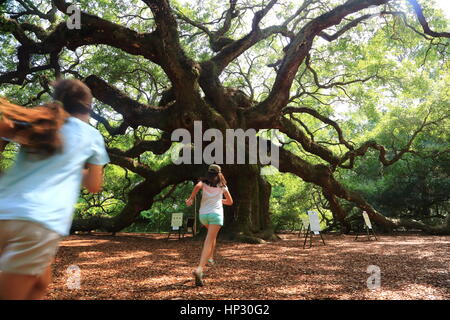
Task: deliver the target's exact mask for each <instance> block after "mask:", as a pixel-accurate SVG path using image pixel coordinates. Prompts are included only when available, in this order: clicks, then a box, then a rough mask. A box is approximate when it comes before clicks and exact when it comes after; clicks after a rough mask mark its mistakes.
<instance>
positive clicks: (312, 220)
mask: <svg viewBox="0 0 450 320" xmlns="http://www.w3.org/2000/svg"><path fill="white" fill-rule="evenodd" d="M308 217H309V224H310V226H311V231H312V232H314V234H319V232H320V222H319V215H318V214H317V212H315V211H308Z"/></svg>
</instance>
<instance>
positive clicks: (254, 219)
mask: <svg viewBox="0 0 450 320" xmlns="http://www.w3.org/2000/svg"><path fill="white" fill-rule="evenodd" d="M3 2H5V1H3ZM281 2H282V1H276V0H271V1H262V0H261V1H246V2H245V4H240V1H238V0H230V1H229V2H227V3H225V4H226V7H225V9H224V11H223V14H222V15H221V17H220V19H217V20H215V21H214V23H212V22H208V21H197V20H194V19H192V18H190V17H188V16H187V15H185V14H184V13H183V12H182V11H180V10H175V9H174V7H173V6H172V5H171V3H170V1H168V0H144V1H143V3H144V4H145V5H146V6H147V9H148V8H149V9H150V10H151V13H152V15H151V17H150V18H148V20H149V21H151V26H152V27H151V28H149V30H146V31H144V32H138V31H135V30H133V29H132V28H129V27H127V26H126V25H124V24H117V23H115V22H112V21H109V20H106V19H105V18H100V17H99V16H96V15H93V14H90V13H87V12H83V11H82V12H81V20H80V23H81V28H80V29H71V28H69V27H68V25H67V23H66V21H62V22H61V21H60V20H58V19H57V17H58V15H61V14H66V16H67V18H69V15H70V14H68V13H67V12H68V7H69V5H70V4H69V3H66V2H65V1H64V0H54V1H52V2H51V3H50V2H49V6H50V8H51V9H50V10H49V11H48V12H42V11H40V10H39V8H38V7H37V6H35V5H33V3H32V2H31V1H26V0H23V1H17V3H18V4H20V6H21V7H22V8H24V10H25V11H21V12H14V13H11V12H10V13H8V16H7V15H6V14H2V15H0V33H3V34H9V35H12V36H13V37H14V38H15V40H16V41H17V42H18V43H19V45H18V47H17V57H16V58H15V59H17V60H16V61H17V63H16V70H13V71H8V72H5V73H3V74H0V84H2V85H8V84H9V85H21V84H24V83H26V82H27V81H29V76H30V75H33V74H36V73H39V72H42V71H45V70H53V71H54V76H55V78H58V77H60V76H61V75H62V74H66V73H71V72H70V70H69V71H68V70H65V71H64V72H62V70H61V65H60V60H59V57H60V54H61V53H62V52H63V51H64V50H67V49H68V50H73V51H75V50H77V49H78V48H81V47H85V46H96V45H106V46H110V47H113V48H116V49H119V50H122V51H123V52H126V53H127V54H129V55H130V56H139V57H143V58H144V59H146V60H147V61H150V62H151V63H152V64H154V65H157V66H158V67H159V68H161V69H162V70H163V72H164V74H165V76H166V77H167V79H168V83H170V86H168V87H167V88H166V90H164V91H163V92H161V94H160V96H159V97H158V99H157V100H158V102H156V103H154V104H147V103H143V102H141V101H138V99H133V98H132V97H130V95H128V94H127V93H126V92H125V91H124V90H123V88H117V87H115V86H113V85H111V84H109V83H108V82H107V81H106V80H104V79H103V78H102V74H95V73H93V74H83V75H81V74H79V73H76V72H72V74H74V75H75V76H78V77H80V78H82V79H83V81H84V82H85V83H86V84H87V85H88V86H89V87H90V88H91V90H92V92H93V94H94V97H95V98H96V99H97V100H98V101H100V102H101V103H103V104H105V105H108V106H110V107H111V108H112V110H113V111H114V112H115V113H119V114H120V115H122V119H121V123H120V124H118V125H115V124H112V122H111V121H110V119H108V116H104V115H103V116H102V115H100V114H98V113H95V112H94V113H93V117H94V118H95V119H96V120H98V121H99V122H100V123H102V124H103V125H104V128H105V129H106V130H107V131H108V134H109V135H110V136H120V135H124V134H126V132H127V129H129V128H133V129H136V128H138V127H148V128H154V129H158V130H160V132H161V133H162V134H161V136H160V139H159V140H156V141H155V140H151V141H150V140H141V141H136V143H135V144H134V146H133V147H131V148H130V149H128V150H121V149H119V148H110V149H109V150H108V151H109V154H110V157H111V161H112V163H113V164H115V165H118V166H121V167H122V168H125V169H127V170H130V171H131V172H134V173H136V174H137V175H139V176H140V177H142V178H143V180H142V181H141V182H140V183H139V184H137V185H135V186H133V188H132V189H131V191H130V192H129V194H128V199H127V204H126V206H125V207H124V208H123V210H122V212H121V213H120V214H118V215H117V216H114V217H91V218H87V219H78V220H75V221H74V225H73V229H74V230H94V229H103V230H107V231H111V232H115V231H119V230H121V229H123V228H124V227H127V226H129V225H130V224H131V223H133V221H135V219H136V218H137V217H138V216H139V214H140V212H141V211H143V210H148V209H150V208H151V207H152V204H153V201H154V199H155V197H156V196H157V195H158V194H160V193H161V191H162V190H163V189H165V188H167V187H168V186H171V185H176V184H179V183H181V182H183V181H189V180H195V179H196V178H197V177H199V176H201V175H202V174H204V170H205V166H204V165H188V164H183V165H175V164H169V165H166V166H164V167H162V168H160V169H158V170H154V169H152V168H151V167H150V166H148V165H146V164H145V163H142V162H140V161H136V159H137V158H139V156H140V155H142V154H144V153H145V152H152V153H154V154H155V155H162V154H164V153H165V152H167V151H168V150H169V149H170V148H171V146H172V141H171V139H170V134H171V132H173V131H174V130H175V129H178V128H185V129H187V130H189V131H190V132H191V133H193V132H194V129H193V128H194V121H202V124H203V130H207V129H209V128H218V129H220V130H221V131H222V132H225V130H226V129H237V128H241V129H243V130H247V129H256V130H273V129H277V130H279V132H281V133H282V134H284V135H285V136H286V137H288V139H289V141H291V142H292V141H293V142H294V143H296V144H298V145H299V146H301V148H302V150H303V151H304V152H306V153H309V154H311V155H314V156H316V157H318V158H320V160H321V163H313V162H310V161H308V159H307V158H306V157H302V156H301V155H300V154H298V153H296V152H293V151H292V150H289V148H288V147H287V144H283V145H282V148H280V162H279V170H280V171H281V172H288V173H292V174H295V175H297V176H298V177H300V178H302V179H303V180H304V181H306V182H309V183H313V184H315V185H317V186H319V187H320V188H321V190H322V193H323V195H324V197H325V198H326V199H327V200H328V202H329V208H330V210H331V211H332V213H333V218H334V219H335V220H336V221H338V222H339V224H340V226H341V227H342V230H343V231H344V232H347V231H349V228H350V226H349V224H348V222H347V221H346V220H345V217H346V213H345V211H344V210H343V209H342V206H341V204H340V201H341V200H340V199H344V200H346V201H350V202H353V203H355V204H356V205H357V206H358V207H359V208H360V209H362V210H365V211H367V212H368V214H369V216H370V217H371V219H372V220H373V222H374V223H375V224H376V225H378V226H379V227H381V228H383V229H385V230H392V229H393V228H396V227H399V226H403V227H407V228H419V229H422V230H424V231H427V232H430V233H448V232H449V231H450V220H449V219H447V221H446V222H445V223H444V224H443V225H441V226H434V227H432V226H428V225H426V224H424V223H422V222H418V221H412V220H394V219H388V218H386V217H384V216H383V215H382V214H381V213H379V212H377V211H376V210H375V209H374V208H373V207H372V206H371V205H370V204H369V203H367V201H366V200H365V199H364V198H363V197H361V196H360V195H359V194H358V193H357V192H354V191H350V190H347V189H346V188H345V187H344V186H343V185H342V184H341V183H340V182H339V181H338V180H337V179H336V178H335V172H336V170H338V169H351V168H353V166H354V164H355V161H356V159H358V158H362V157H364V155H366V154H367V152H369V150H372V151H373V150H374V151H375V152H378V154H379V161H380V162H381V163H382V164H383V165H384V166H389V165H392V164H393V163H395V162H396V161H398V160H399V159H401V157H402V156H403V155H404V154H405V153H407V152H409V151H410V147H411V145H412V143H413V141H414V139H415V138H416V136H417V135H419V134H420V133H421V132H422V131H423V130H424V128H426V127H427V126H430V125H432V124H435V123H436V122H437V121H438V120H430V119H429V118H428V117H425V118H424V119H423V122H422V123H421V124H420V125H419V126H418V127H417V128H416V130H415V131H414V133H413V134H412V135H411V137H410V139H409V141H408V143H407V144H406V145H405V146H404V147H403V148H402V149H401V150H397V151H396V152H389V151H388V150H387V148H386V147H384V146H383V145H381V144H379V143H377V142H376V141H373V140H370V141H367V142H365V143H362V144H360V145H355V144H353V143H351V142H350V141H349V139H348V137H345V136H344V133H343V130H341V128H340V125H339V124H338V122H336V121H334V120H332V118H330V117H328V116H325V115H323V114H321V113H320V112H319V111H318V109H316V108H313V107H311V106H302V105H299V104H298V103H295V104H294V103H292V102H293V101H298V100H294V99H293V96H294V95H295V92H294V90H293V86H294V84H295V81H296V79H297V80H298V77H299V69H300V68H301V66H305V67H306V70H308V71H309V72H310V73H311V74H312V75H313V79H314V81H315V83H316V85H317V86H318V87H319V88H322V89H329V88H333V87H342V88H343V87H345V86H347V85H351V84H352V83H355V82H361V83H364V82H367V81H370V80H371V79H372V78H374V77H376V75H372V76H369V77H366V78H360V79H351V80H347V81H334V82H331V83H326V84H321V83H320V81H319V76H318V75H317V73H316V72H315V70H314V69H313V68H312V66H311V63H312V62H311V51H312V48H313V44H314V42H315V41H317V40H318V39H319V38H321V39H324V40H325V41H328V42H333V41H336V40H338V39H340V37H342V36H343V35H345V34H346V33H348V32H350V31H351V30H352V29H353V28H356V27H358V26H359V25H361V24H363V23H365V22H367V21H369V20H371V19H380V16H382V17H383V16H384V17H386V16H396V17H400V18H401V19H403V22H404V24H405V25H406V26H407V27H409V28H411V29H412V30H413V31H414V32H416V33H419V34H421V35H422V36H423V38H424V39H423V41H424V42H425V41H431V42H432V43H433V40H435V39H438V40H442V39H443V40H445V41H447V39H448V38H450V33H448V32H439V31H436V30H432V29H431V28H430V26H429V24H428V22H427V17H425V15H424V13H423V9H422V7H421V5H420V3H419V2H418V1H417V0H404V1H403V2H404V4H406V3H408V4H409V6H407V9H408V10H410V12H408V14H407V13H405V12H402V11H399V10H394V7H391V6H390V5H391V3H393V2H394V1H392V0H348V1H345V2H344V1H342V2H340V4H339V5H337V4H335V5H331V6H328V5H327V1H319V0H305V1H298V4H297V5H296V6H297V7H296V8H294V9H293V10H292V14H291V15H290V16H287V18H286V17H285V18H284V19H278V20H273V21H276V24H275V25H271V26H265V27H263V26H262V21H263V20H264V18H267V16H269V15H270V13H271V10H273V8H274V7H276V6H277V5H279V4H280V3H281ZM250 3H251V4H252V5H250ZM405 8H406V7H405ZM245 10H247V11H249V10H250V12H252V15H253V16H252V18H251V19H248V18H247V20H246V22H247V23H248V25H247V26H246V29H245V30H246V31H245V34H239V35H236V36H235V35H233V34H232V30H233V28H234V27H233V26H234V23H235V21H236V20H237V19H241V12H243V11H245ZM368 10H377V14H373V13H368V12H369V11H368ZM115 14H117V15H119V14H120V12H117V13H115ZM411 14H414V15H415V17H416V18H417V21H410V20H411ZM27 16H34V17H38V18H39V19H41V20H45V21H46V22H47V25H48V26H49V27H48V28H43V27H42V26H41V25H39V24H37V23H36V24H34V23H31V22H29V21H27V20H24V19H23V17H27ZM240 21H241V23H242V20H240ZM417 23H418V25H420V26H421V29H418V28H415V27H414V26H413V25H414V24H417ZM181 24H182V25H183V26H190V27H191V30H195V32H196V33H197V34H201V35H203V36H205V37H207V39H208V44H209V48H208V50H209V52H210V54H209V55H208V56H207V58H205V59H197V60H196V59H193V58H191V57H189V55H188V54H187V53H186V49H185V48H184V47H183V45H182V41H181V38H182V36H183V37H184V35H182V34H181V28H180V25H181ZM329 30H333V31H332V33H331V34H330V31H329ZM274 36H279V37H282V38H283V39H284V41H285V44H286V45H285V46H284V48H282V50H280V52H279V60H278V61H276V62H274V63H273V64H272V65H271V67H273V68H274V70H275V71H276V76H275V78H274V79H273V81H272V82H271V83H270V87H269V88H268V89H267V94H265V95H262V96H260V97H261V98H256V97H255V96H254V95H249V94H246V93H244V92H243V91H242V90H239V88H231V87H227V86H225V85H224V84H223V82H224V81H223V77H224V72H225V71H226V70H227V68H228V67H229V66H230V64H232V63H233V62H235V61H236V60H237V59H239V58H240V57H241V56H242V55H243V54H245V53H246V51H248V50H250V49H251V48H253V47H255V46H257V45H258V44H260V43H262V42H263V41H266V40H267V39H270V38H272V37H274ZM435 43H436V42H434V43H433V44H435ZM36 56H40V57H41V56H46V57H48V58H47V60H46V61H48V63H45V64H39V65H36V64H35V63H34V62H33V61H34V58H35V57H36ZM12 58H13V57H11V59H12ZM149 77H150V76H149ZM242 77H243V78H245V74H242ZM247 80H248V79H244V81H247ZM300 82H301V81H300ZM46 85H47V84H45V83H44V84H43V87H44V88H45V87H46ZM297 87H298V85H297ZM46 88H47V89H48V85H47V87H46ZM305 116H308V117H313V118H314V119H316V120H317V121H320V122H322V123H323V124H324V125H328V126H331V127H332V128H333V129H334V130H335V135H336V137H337V140H338V142H337V144H339V145H340V146H341V147H342V148H344V149H345V152H343V153H341V154H337V153H336V152H335V151H334V150H333V149H332V148H329V147H328V145H327V144H325V143H319V142H317V141H315V140H314V134H313V133H312V132H310V131H309V130H308V127H307V126H305V125H304V123H303V122H302V121H301V120H302V118H303V117H305ZM260 169H261V165H259V164H256V165H255V164H247V165H245V164H244V165H227V164H224V165H223V171H224V173H225V175H226V177H227V180H228V182H229V187H230V190H231V193H232V195H233V197H234V199H235V203H234V205H233V206H232V207H231V208H229V209H227V214H226V216H225V226H226V228H227V229H228V231H230V232H232V233H234V234H236V233H238V234H244V235H248V236H255V235H256V236H258V237H265V238H268V237H270V236H271V232H270V230H271V229H270V228H271V225H270V215H269V198H270V193H271V187H270V185H269V184H268V183H267V181H266V180H265V179H264V177H263V176H261V175H260Z"/></svg>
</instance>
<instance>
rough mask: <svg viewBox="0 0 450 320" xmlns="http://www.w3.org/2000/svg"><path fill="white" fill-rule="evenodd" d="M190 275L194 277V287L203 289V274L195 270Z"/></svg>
mask: <svg viewBox="0 0 450 320" xmlns="http://www.w3.org/2000/svg"><path fill="white" fill-rule="evenodd" d="M192 274H193V275H194V277H195V285H196V286H197V287H203V272H197V270H195V271H194V272H192Z"/></svg>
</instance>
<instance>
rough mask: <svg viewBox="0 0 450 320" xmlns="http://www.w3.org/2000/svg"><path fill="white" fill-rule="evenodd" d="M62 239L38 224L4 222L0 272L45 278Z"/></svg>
mask: <svg viewBox="0 0 450 320" xmlns="http://www.w3.org/2000/svg"><path fill="white" fill-rule="evenodd" d="M60 240H61V236H60V235H59V234H57V233H56V232H54V231H51V230H49V229H46V228H44V227H43V226H41V225H40V224H38V223H35V222H31V221H23V220H0V271H3V272H7V273H16V274H26V275H34V276H39V275H41V274H42V273H43V272H44V271H45V269H47V267H49V266H50V265H51V264H52V262H53V258H54V257H55V255H56V251H57V250H58V244H59V241H60Z"/></svg>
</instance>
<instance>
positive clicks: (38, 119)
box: [0, 98, 68, 157]
mask: <svg viewBox="0 0 450 320" xmlns="http://www.w3.org/2000/svg"><path fill="white" fill-rule="evenodd" d="M0 117H1V118H2V120H3V121H5V122H6V123H7V124H8V125H9V126H10V127H11V132H12V134H13V138H12V140H14V141H16V142H18V143H19V144H21V145H22V146H23V147H25V149H24V150H25V151H26V152H27V153H30V154H36V155H39V156H41V157H48V156H51V155H53V154H55V153H57V152H60V151H61V150H62V146H63V142H62V138H61V135H60V132H59V129H60V128H61V127H62V125H63V124H64V122H65V120H66V118H67V117H68V114H67V113H66V112H65V111H64V110H63V108H62V106H61V105H60V104H59V103H55V102H53V103H48V104H45V105H42V106H38V107H34V108H24V107H21V106H18V105H15V104H12V103H10V102H8V101H7V100H5V99H1V98H0Z"/></svg>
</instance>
